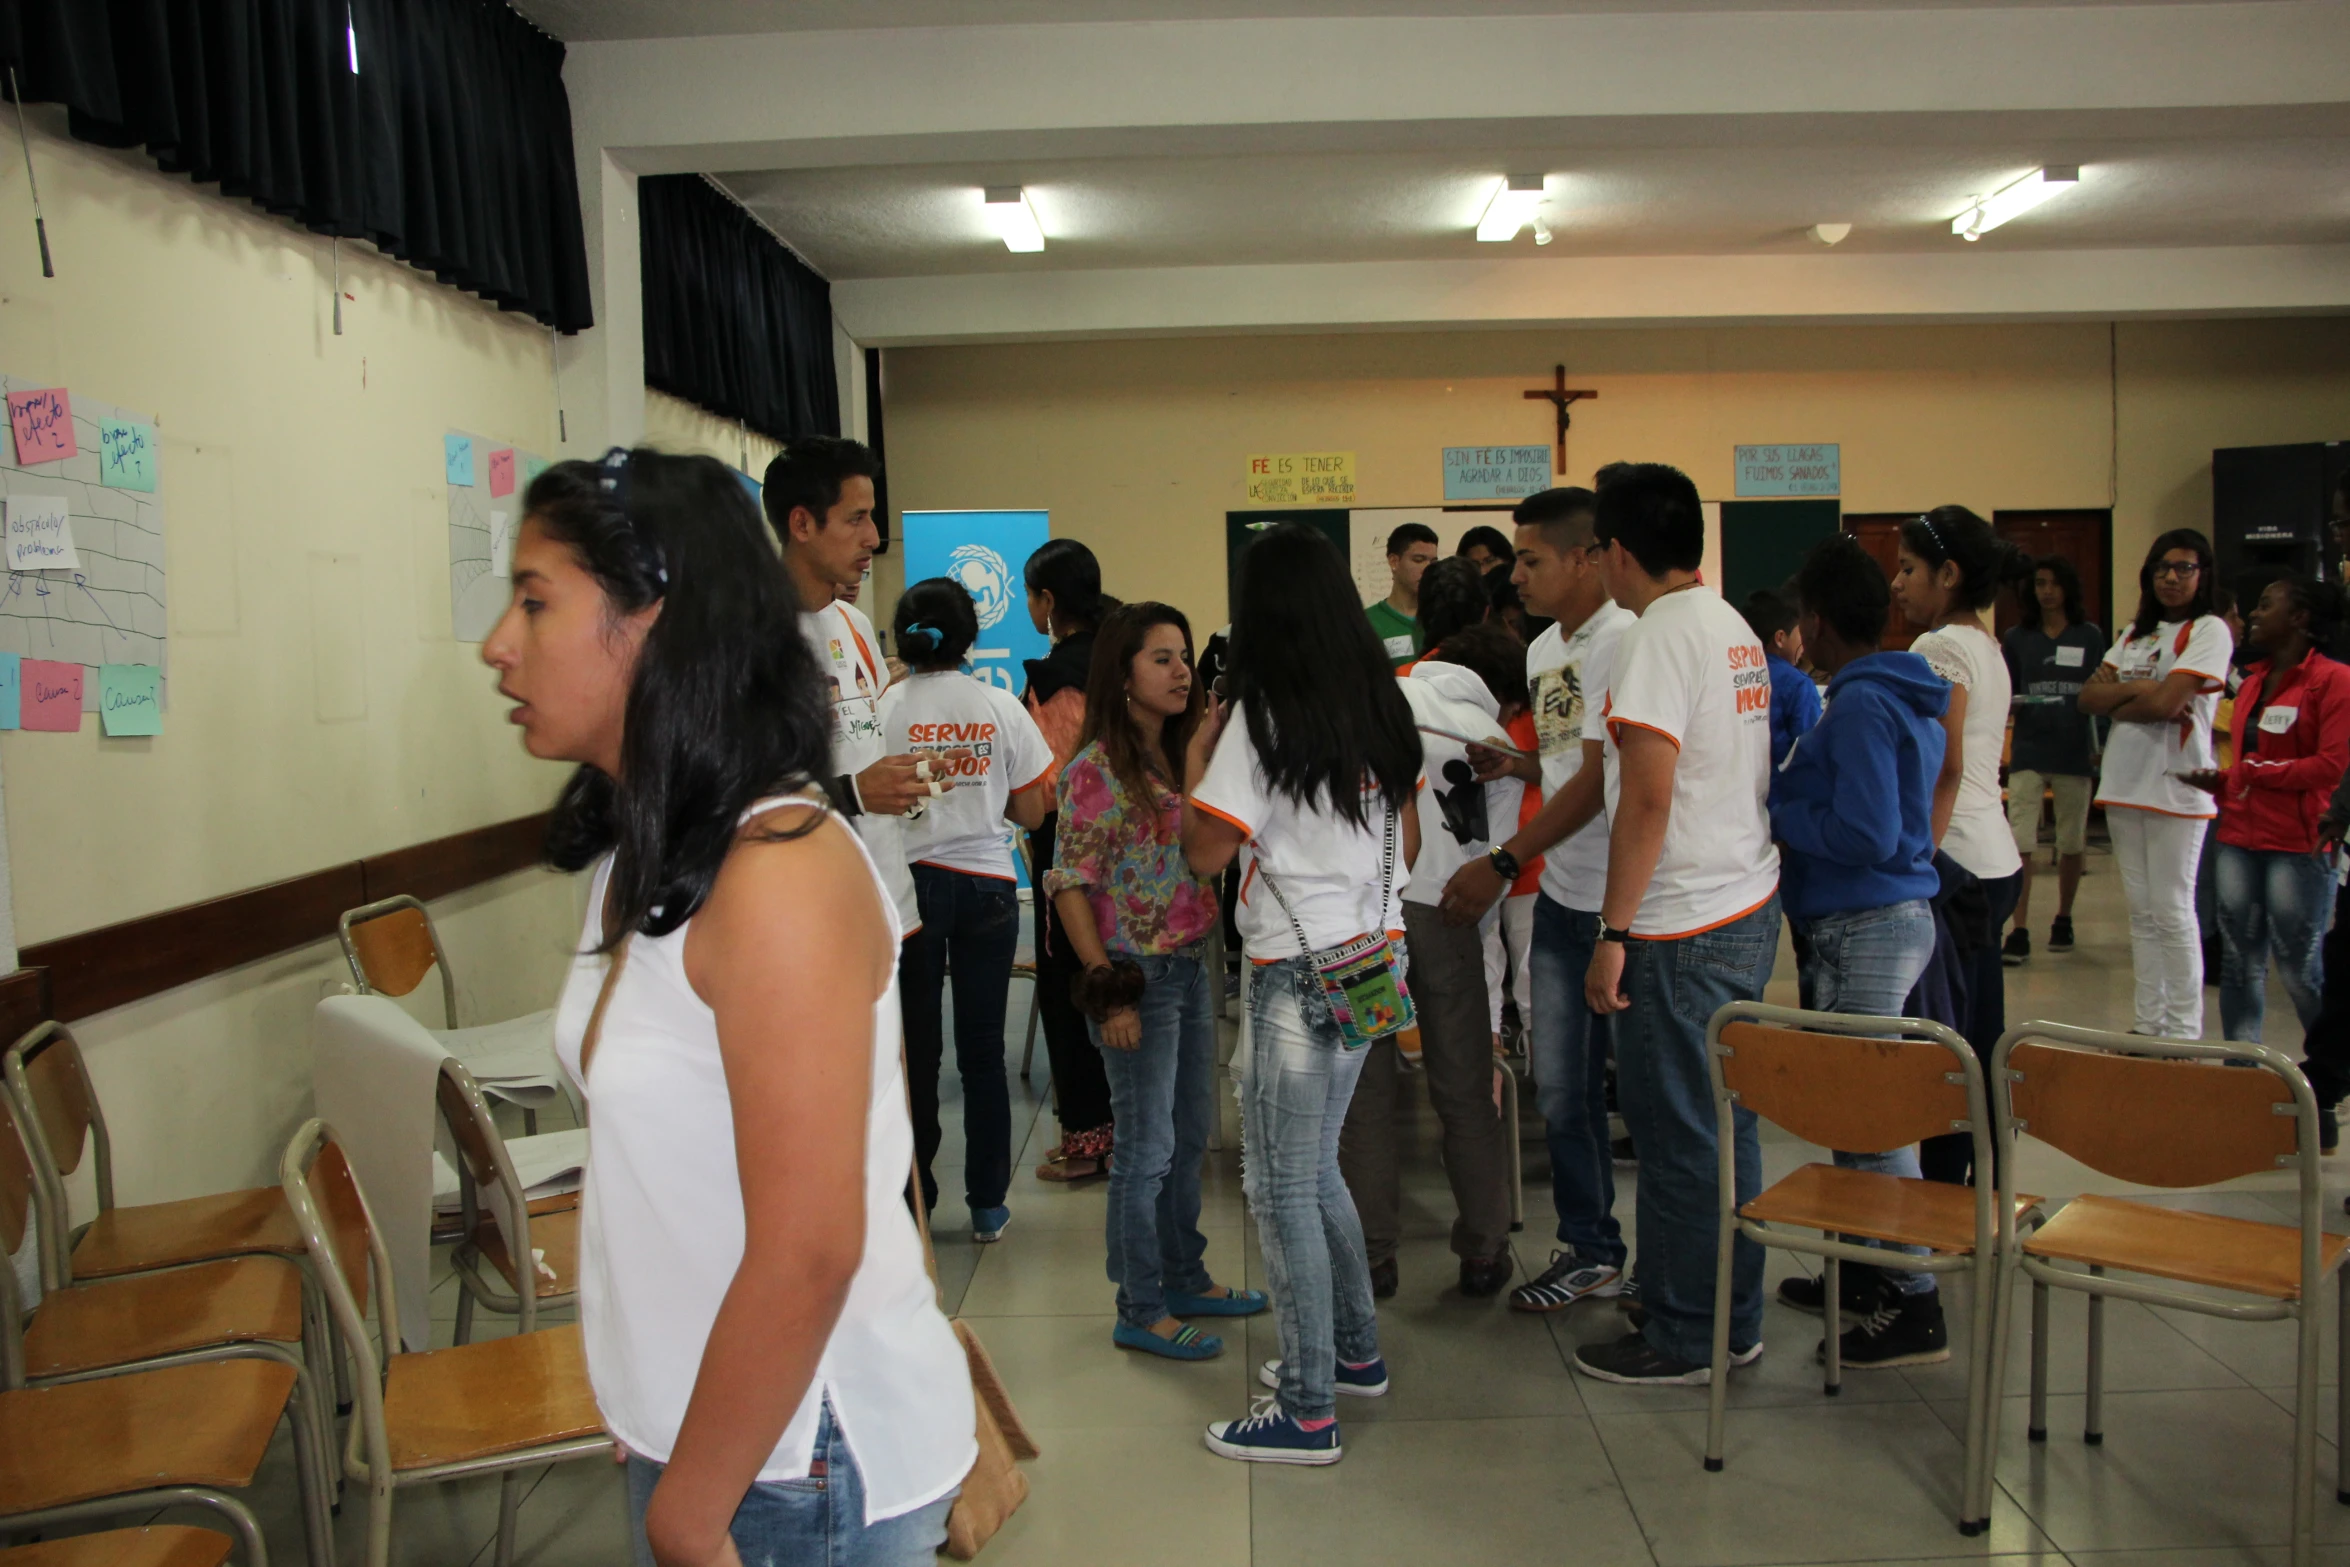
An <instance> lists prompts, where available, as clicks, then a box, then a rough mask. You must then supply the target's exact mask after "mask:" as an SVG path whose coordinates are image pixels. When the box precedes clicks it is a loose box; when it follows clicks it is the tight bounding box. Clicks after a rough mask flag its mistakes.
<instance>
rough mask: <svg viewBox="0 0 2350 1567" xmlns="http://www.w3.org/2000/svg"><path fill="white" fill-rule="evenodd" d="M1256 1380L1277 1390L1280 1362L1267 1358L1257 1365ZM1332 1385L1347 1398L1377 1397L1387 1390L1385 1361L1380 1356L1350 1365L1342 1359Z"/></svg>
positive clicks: (1278, 1387)
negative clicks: (1357, 1364) (1367, 1361)
mask: <svg viewBox="0 0 2350 1567" xmlns="http://www.w3.org/2000/svg"><path fill="white" fill-rule="evenodd" d="M1257 1380H1258V1381H1259V1382H1262V1383H1264V1384H1265V1386H1267V1387H1269V1388H1271V1389H1273V1390H1274V1391H1275V1392H1279V1391H1280V1390H1281V1362H1280V1361H1278V1360H1268V1361H1266V1362H1265V1363H1264V1364H1263V1365H1261V1366H1259V1367H1257ZM1332 1387H1333V1389H1334V1391H1337V1392H1340V1393H1344V1394H1345V1395H1346V1396H1347V1397H1349V1398H1377V1397H1379V1395H1381V1394H1382V1393H1385V1392H1386V1391H1387V1361H1386V1359H1385V1358H1384V1357H1382V1358H1380V1359H1378V1360H1374V1361H1372V1362H1371V1363H1370V1364H1369V1365H1367V1366H1350V1365H1348V1364H1347V1363H1346V1362H1345V1361H1343V1360H1342V1361H1340V1362H1339V1363H1338V1377H1337V1380H1336V1381H1335V1382H1334V1383H1333V1384H1332Z"/></svg>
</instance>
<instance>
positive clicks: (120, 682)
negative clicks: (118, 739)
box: [98, 664, 163, 735]
mask: <svg viewBox="0 0 2350 1567" xmlns="http://www.w3.org/2000/svg"><path fill="white" fill-rule="evenodd" d="M98 716H99V718H100V719H101V720H103V721H104V723H105V725H106V732H107V733H108V734H110V735H159V734H161V733H163V671H162V670H160V669H158V668H157V667H155V666H154V665H153V664H101V665H99V666H98Z"/></svg>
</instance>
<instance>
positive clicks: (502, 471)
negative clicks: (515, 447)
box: [490, 448, 514, 496]
mask: <svg viewBox="0 0 2350 1567" xmlns="http://www.w3.org/2000/svg"><path fill="white" fill-rule="evenodd" d="M513 493H514V453H513V451H512V449H511V448H509V449H508V450H506V451H502V452H492V453H490V494H492V495H493V496H495V495H512V494H513Z"/></svg>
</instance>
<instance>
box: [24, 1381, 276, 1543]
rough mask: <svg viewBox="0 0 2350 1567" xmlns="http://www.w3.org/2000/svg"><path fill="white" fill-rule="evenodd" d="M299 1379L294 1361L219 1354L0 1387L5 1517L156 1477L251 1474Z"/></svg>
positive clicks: (178, 1481) (144, 1485)
mask: <svg viewBox="0 0 2350 1567" xmlns="http://www.w3.org/2000/svg"><path fill="white" fill-rule="evenodd" d="M293 1391H294V1368H293V1367H292V1366H288V1365H281V1364H279V1363H278V1362H276V1361H272V1360H215V1361H207V1362H204V1363H202V1364H199V1365H193V1366H169V1367H166V1368H164V1369H162V1370H160V1371H136V1372H131V1373H129V1374H128V1375H125V1376H119V1377H104V1378H100V1379H99V1380H97V1381H93V1382H66V1383H61V1384H59V1385H58V1386H56V1387H35V1388H21V1389H18V1390H17V1391H15V1392H11V1393H0V1518H4V1517H6V1516H7V1515H8V1514H10V1513H26V1512H34V1511H37V1510H39V1509H42V1508H48V1507H63V1506H66V1505H68V1504H69V1503H73V1502H86V1501H91V1500H94V1499H96V1498H98V1497H102V1496H120V1495H123V1494H125V1493H127V1492H134V1491H146V1490H153V1489H155V1488H157V1487H161V1486H177V1485H195V1486H212V1487H224V1488H232V1489H234V1488H241V1487H244V1486H248V1485H251V1484H252V1483H253V1475H254V1471H256V1470H258V1469H259V1468H260V1467H261V1457H262V1455H263V1454H264V1453H266V1452H267V1451H268V1450H269V1439H270V1435H271V1433H273V1432H274V1431H276V1430H277V1423H278V1419H279V1417H280V1416H282V1415H284V1413H285V1412H286V1400H287V1399H288V1398H289V1397H291V1396H292V1394H293Z"/></svg>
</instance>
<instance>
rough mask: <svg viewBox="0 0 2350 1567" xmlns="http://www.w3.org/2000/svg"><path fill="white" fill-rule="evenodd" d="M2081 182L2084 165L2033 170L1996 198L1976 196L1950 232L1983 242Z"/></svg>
mask: <svg viewBox="0 0 2350 1567" xmlns="http://www.w3.org/2000/svg"><path fill="white" fill-rule="evenodd" d="M2080 182H2081V166H2080V165H2079V164H2077V163H2051V164H2050V165H2048V167H2046V168H2044V169H2034V170H2033V171H2032V172H2031V173H2029V174H2027V175H2025V176H2024V177H2023V178H2022V179H2020V180H2017V181H2016V182H2015V183H2014V184H2013V185H2010V186H2008V187H2007V188H2006V189H2005V190H2002V191H2000V192H1998V193H1997V194H1995V195H1990V196H1977V197H1976V198H1975V200H1974V203H1973V205H1971V206H1969V207H1968V208H1967V209H1966V211H1964V212H1962V213H1960V214H1959V215H1958V216H1957V217H1956V218H1953V219H1952V220H1951V223H1950V232H1951V233H1953V234H1956V235H1957V236H1958V237H1959V238H1960V239H1963V240H1967V241H1970V242H1971V241H1974V240H1978V239H1981V238H1982V237H1983V236H1984V235H1986V234H1988V233H1990V232H1991V231H1992V230H1993V229H1995V228H1997V227H1999V225H2000V224H2002V223H2005V222H2006V221H2007V220H2008V219H2009V218H2015V217H2021V216H2022V215H2023V214H2025V213H2027V212H2029V211H2031V210H2032V209H2033V208H2034V207H2037V206H2038V205H2040V203H2042V202H2043V201H2046V200H2047V199H2048V198H2049V197H2051V196H2055V195H2061V194H2062V193H2063V192H2065V191H2068V190H2071V189H2072V188H2073V187H2074V186H2075V185H2078V184H2079V183H2080Z"/></svg>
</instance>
